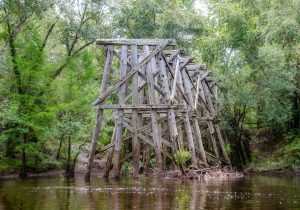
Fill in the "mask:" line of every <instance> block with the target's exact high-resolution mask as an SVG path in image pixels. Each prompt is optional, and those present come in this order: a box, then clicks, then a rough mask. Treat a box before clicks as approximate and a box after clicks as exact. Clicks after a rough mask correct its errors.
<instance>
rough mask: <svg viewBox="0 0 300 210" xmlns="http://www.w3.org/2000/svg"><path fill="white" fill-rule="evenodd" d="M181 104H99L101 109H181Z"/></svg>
mask: <svg viewBox="0 0 300 210" xmlns="http://www.w3.org/2000/svg"><path fill="white" fill-rule="evenodd" d="M180 108H182V107H181V106H180V105H168V104H135V105H133V104H132V105H125V104H103V105H99V109H136V110H150V109H180Z"/></svg>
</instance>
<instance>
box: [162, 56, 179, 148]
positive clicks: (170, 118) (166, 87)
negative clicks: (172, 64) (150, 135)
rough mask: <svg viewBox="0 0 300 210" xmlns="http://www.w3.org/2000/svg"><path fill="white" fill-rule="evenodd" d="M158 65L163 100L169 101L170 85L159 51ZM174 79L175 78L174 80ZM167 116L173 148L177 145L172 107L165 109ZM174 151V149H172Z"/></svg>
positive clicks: (176, 132)
mask: <svg viewBox="0 0 300 210" xmlns="http://www.w3.org/2000/svg"><path fill="white" fill-rule="evenodd" d="M158 65H159V72H160V77H161V79H162V82H163V83H162V84H163V91H164V102H165V103H169V100H170V96H171V93H170V87H169V80H168V74H167V70H166V64H165V61H164V59H163V58H162V55H161V53H159V54H158ZM174 81H175V80H174ZM167 115H168V116H167V118H168V127H169V133H170V138H171V141H172V144H173V148H174V149H175V148H176V147H177V145H178V142H177V138H178V131H177V127H176V118H175V113H174V110H173V109H168V111H167ZM173 152H175V151H173Z"/></svg>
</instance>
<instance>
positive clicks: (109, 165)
mask: <svg viewBox="0 0 300 210" xmlns="http://www.w3.org/2000/svg"><path fill="white" fill-rule="evenodd" d="M116 127H117V126H115V127H114V131H113V135H112V137H111V140H110V143H113V144H114V143H115V139H116ZM114 150H115V147H114V146H113V147H112V148H110V149H109V150H108V155H107V159H106V164H105V171H104V174H103V178H108V177H109V172H110V170H111V169H112V159H113V157H114Z"/></svg>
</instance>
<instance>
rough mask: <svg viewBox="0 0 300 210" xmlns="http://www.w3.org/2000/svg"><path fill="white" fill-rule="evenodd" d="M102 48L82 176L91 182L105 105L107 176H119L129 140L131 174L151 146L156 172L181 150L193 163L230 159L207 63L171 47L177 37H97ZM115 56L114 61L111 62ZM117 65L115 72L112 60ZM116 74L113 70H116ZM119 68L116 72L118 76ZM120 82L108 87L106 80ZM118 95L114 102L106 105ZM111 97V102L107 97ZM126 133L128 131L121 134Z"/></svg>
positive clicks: (161, 171) (203, 163)
mask: <svg viewBox="0 0 300 210" xmlns="http://www.w3.org/2000/svg"><path fill="white" fill-rule="evenodd" d="M97 45H100V46H101V47H102V48H104V49H105V53H106V60H105V66H104V70H103V78H102V84H101V88H100V93H99V98H98V99H97V100H96V101H95V102H94V103H93V106H95V107H96V108H97V116H96V125H95V129H94V132H93V138H92V143H91V150H90V155H89V162H88V166H87V172H86V175H85V180H86V181H89V179H90V173H91V168H92V164H93V159H94V156H95V152H96V144H97V140H98V137H99V134H100V130H101V121H103V112H104V110H105V109H111V110H113V112H112V118H113V119H114V121H115V128H114V133H113V136H112V139H111V143H110V144H109V145H107V146H106V147H105V148H104V149H103V150H105V149H108V150H109V151H110V153H109V156H108V160H107V168H106V173H105V176H108V175H109V171H110V170H111V169H113V174H112V176H113V177H114V178H117V177H119V176H120V167H121V164H120V162H121V147H122V143H123V142H124V141H128V140H131V141H132V154H130V155H127V156H128V157H132V162H133V167H134V172H133V176H134V177H137V176H138V175H139V162H140V154H141V152H143V151H144V150H145V148H153V150H154V152H155V157H156V163H157V172H158V175H160V174H162V173H163V170H164V168H163V165H164V163H163V162H164V159H165V158H163V157H167V158H170V159H171V160H172V159H173V156H172V154H174V152H176V151H177V150H179V149H185V150H189V151H190V152H191V154H192V157H191V164H192V165H193V166H194V167H202V166H205V167H207V166H209V165H212V164H216V163H217V162H218V163H219V162H220V161H222V162H225V163H226V162H227V163H229V158H228V156H227V154H226V150H225V146H224V140H223V137H222V132H221V130H220V126H219V124H218V104H217V90H218V89H217V84H216V82H215V81H214V80H213V79H212V77H211V75H212V73H211V72H210V71H208V70H207V68H206V66H205V65H196V64H194V63H193V57H191V56H186V55H185V54H184V49H182V48H180V49H174V48H175V45H176V42H175V40H167V39H164V40H157V39H121V40H114V39H113V40H107V39H104V40H97ZM114 60H118V61H117V62H114ZM113 62H114V64H117V65H119V68H118V71H115V70H113V68H115V66H116V65H114V67H113V66H112V64H113ZM114 72H115V73H114ZM116 72H117V74H116ZM116 77H119V80H118V81H117V82H116V83H115V84H113V85H112V86H111V87H108V83H109V80H111V79H112V78H114V80H115V78H116ZM115 94H118V100H117V101H118V104H107V103H106V102H108V101H109V100H107V99H108V98H109V97H111V96H113V95H115ZM110 101H112V100H110ZM125 131H126V132H125Z"/></svg>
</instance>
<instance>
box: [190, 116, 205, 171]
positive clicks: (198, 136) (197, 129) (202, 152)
mask: <svg viewBox="0 0 300 210" xmlns="http://www.w3.org/2000/svg"><path fill="white" fill-rule="evenodd" d="M193 125H194V131H195V132H194V133H195V137H196V140H197V141H198V146H199V151H200V157H201V160H202V161H203V162H204V163H206V165H207V160H206V155H205V150H204V147H203V142H202V136H201V131H200V127H199V123H198V120H197V119H196V118H193Z"/></svg>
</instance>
